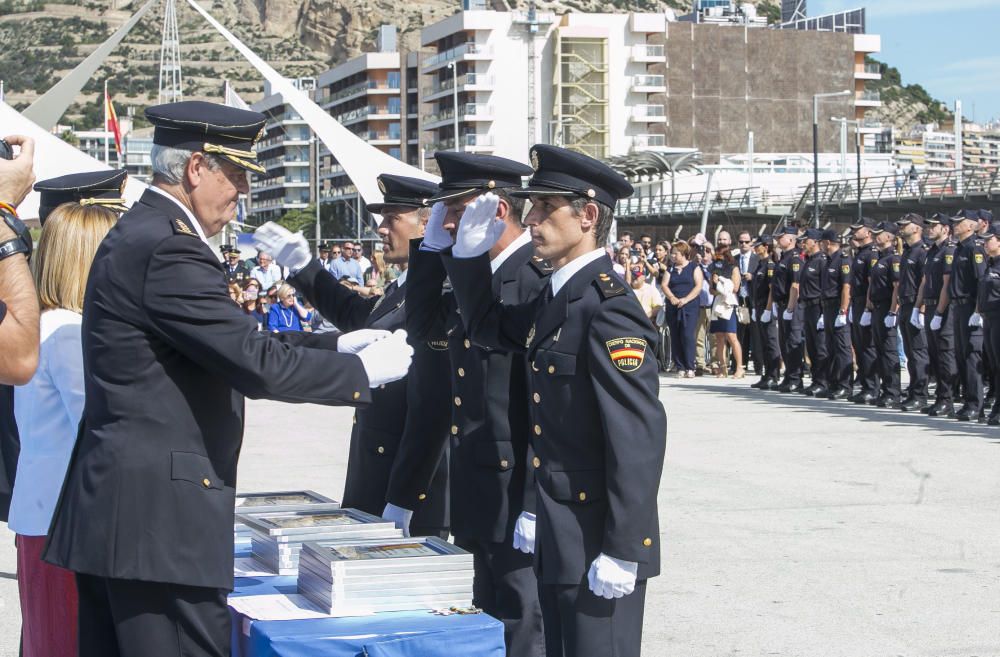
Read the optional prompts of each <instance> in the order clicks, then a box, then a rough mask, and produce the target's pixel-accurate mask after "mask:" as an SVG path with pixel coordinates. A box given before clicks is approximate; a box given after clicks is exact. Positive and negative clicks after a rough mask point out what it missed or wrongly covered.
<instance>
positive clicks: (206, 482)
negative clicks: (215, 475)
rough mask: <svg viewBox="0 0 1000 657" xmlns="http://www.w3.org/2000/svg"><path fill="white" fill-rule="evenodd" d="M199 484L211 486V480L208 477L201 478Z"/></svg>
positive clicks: (206, 486)
mask: <svg viewBox="0 0 1000 657" xmlns="http://www.w3.org/2000/svg"><path fill="white" fill-rule="evenodd" d="M201 485H202V486H204V487H205V488H210V487H211V486H212V481H211V480H210V479H209V478H208V477H205V478H204V479H202V480H201Z"/></svg>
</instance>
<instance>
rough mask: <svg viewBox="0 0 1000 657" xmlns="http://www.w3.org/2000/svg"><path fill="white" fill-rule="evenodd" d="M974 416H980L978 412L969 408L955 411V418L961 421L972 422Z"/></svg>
mask: <svg viewBox="0 0 1000 657" xmlns="http://www.w3.org/2000/svg"><path fill="white" fill-rule="evenodd" d="M974 417H978V414H976V413H973V412H972V411H970V410H969V409H967V408H963V409H962V410H960V411H959V412H957V413H955V419H956V420H958V421H959V422H971V421H972V418H974Z"/></svg>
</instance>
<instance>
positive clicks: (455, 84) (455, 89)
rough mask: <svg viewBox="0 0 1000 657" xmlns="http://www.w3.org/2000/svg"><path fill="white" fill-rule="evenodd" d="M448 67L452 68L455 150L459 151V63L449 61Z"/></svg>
mask: <svg viewBox="0 0 1000 657" xmlns="http://www.w3.org/2000/svg"><path fill="white" fill-rule="evenodd" d="M448 68H450V69H451V107H452V113H453V115H452V118H453V119H454V121H453V124H454V126H455V127H454V130H455V152H456V153H457V152H458V151H459V150H461V149H460V148H459V144H458V65H457V64H456V63H455V62H448Z"/></svg>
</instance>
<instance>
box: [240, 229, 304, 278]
mask: <svg viewBox="0 0 1000 657" xmlns="http://www.w3.org/2000/svg"><path fill="white" fill-rule="evenodd" d="M253 245H254V248H256V249H257V250H258V251H264V252H266V253H270V254H271V255H272V256H273V257H274V261H275V262H277V263H278V265H279V266H281V267H288V269H290V270H291V272H292V273H293V274H295V273H298V272H299V270H301V269H302V268H303V267H305V266H306V265H308V264H309V262H310V261H311V260H312V251H310V250H309V243H308V242H306V238H305V237H303V236H302V233H301V231H300V232H298V233H293V232H292V231H290V230H288V229H287V228H285V227H284V226H281V225H279V224H276V223H274V222H273V221H269V222H267V223H266V224H264V225H263V226H261V227H259V228H258V229H257V230H255V231H254V234H253Z"/></svg>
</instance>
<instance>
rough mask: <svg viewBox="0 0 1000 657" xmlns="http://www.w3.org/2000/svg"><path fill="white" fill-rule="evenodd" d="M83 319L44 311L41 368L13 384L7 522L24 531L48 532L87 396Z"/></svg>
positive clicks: (29, 533)
mask: <svg viewBox="0 0 1000 657" xmlns="http://www.w3.org/2000/svg"><path fill="white" fill-rule="evenodd" d="M81 320H82V317H81V316H80V315H78V314H77V313H74V312H71V311H69V310H62V309H57V310H46V311H45V312H43V313H42V317H41V322H40V324H41V326H40V328H41V336H40V337H41V348H40V350H39V354H38V369H37V370H36V371H35V376H33V377H32V378H31V381H29V382H28V383H27V385H23V386H17V387H16V388H14V417H15V419H16V420H17V428H18V432H19V434H20V436H21V455H20V456H19V457H18V459H17V478H16V479H15V483H14V493H13V499H12V500H11V503H10V521H9V523H8V525H9V526H10V528H11V530H13V531H15V532H17V533H18V534H21V535H22V536H45V535H46V534H47V533H48V531H49V523H50V522H51V520H52V513H53V512H54V511H55V508H56V502H57V501H58V499H59V491H60V490H62V485H63V479H65V478H66V469H67V468H68V467H69V459H70V455H72V453H73V445H74V444H75V443H76V434H77V429H78V427H79V424H80V417H81V416H82V415H83V399H84V395H83V346H82V342H81V339H80V322H81Z"/></svg>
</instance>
